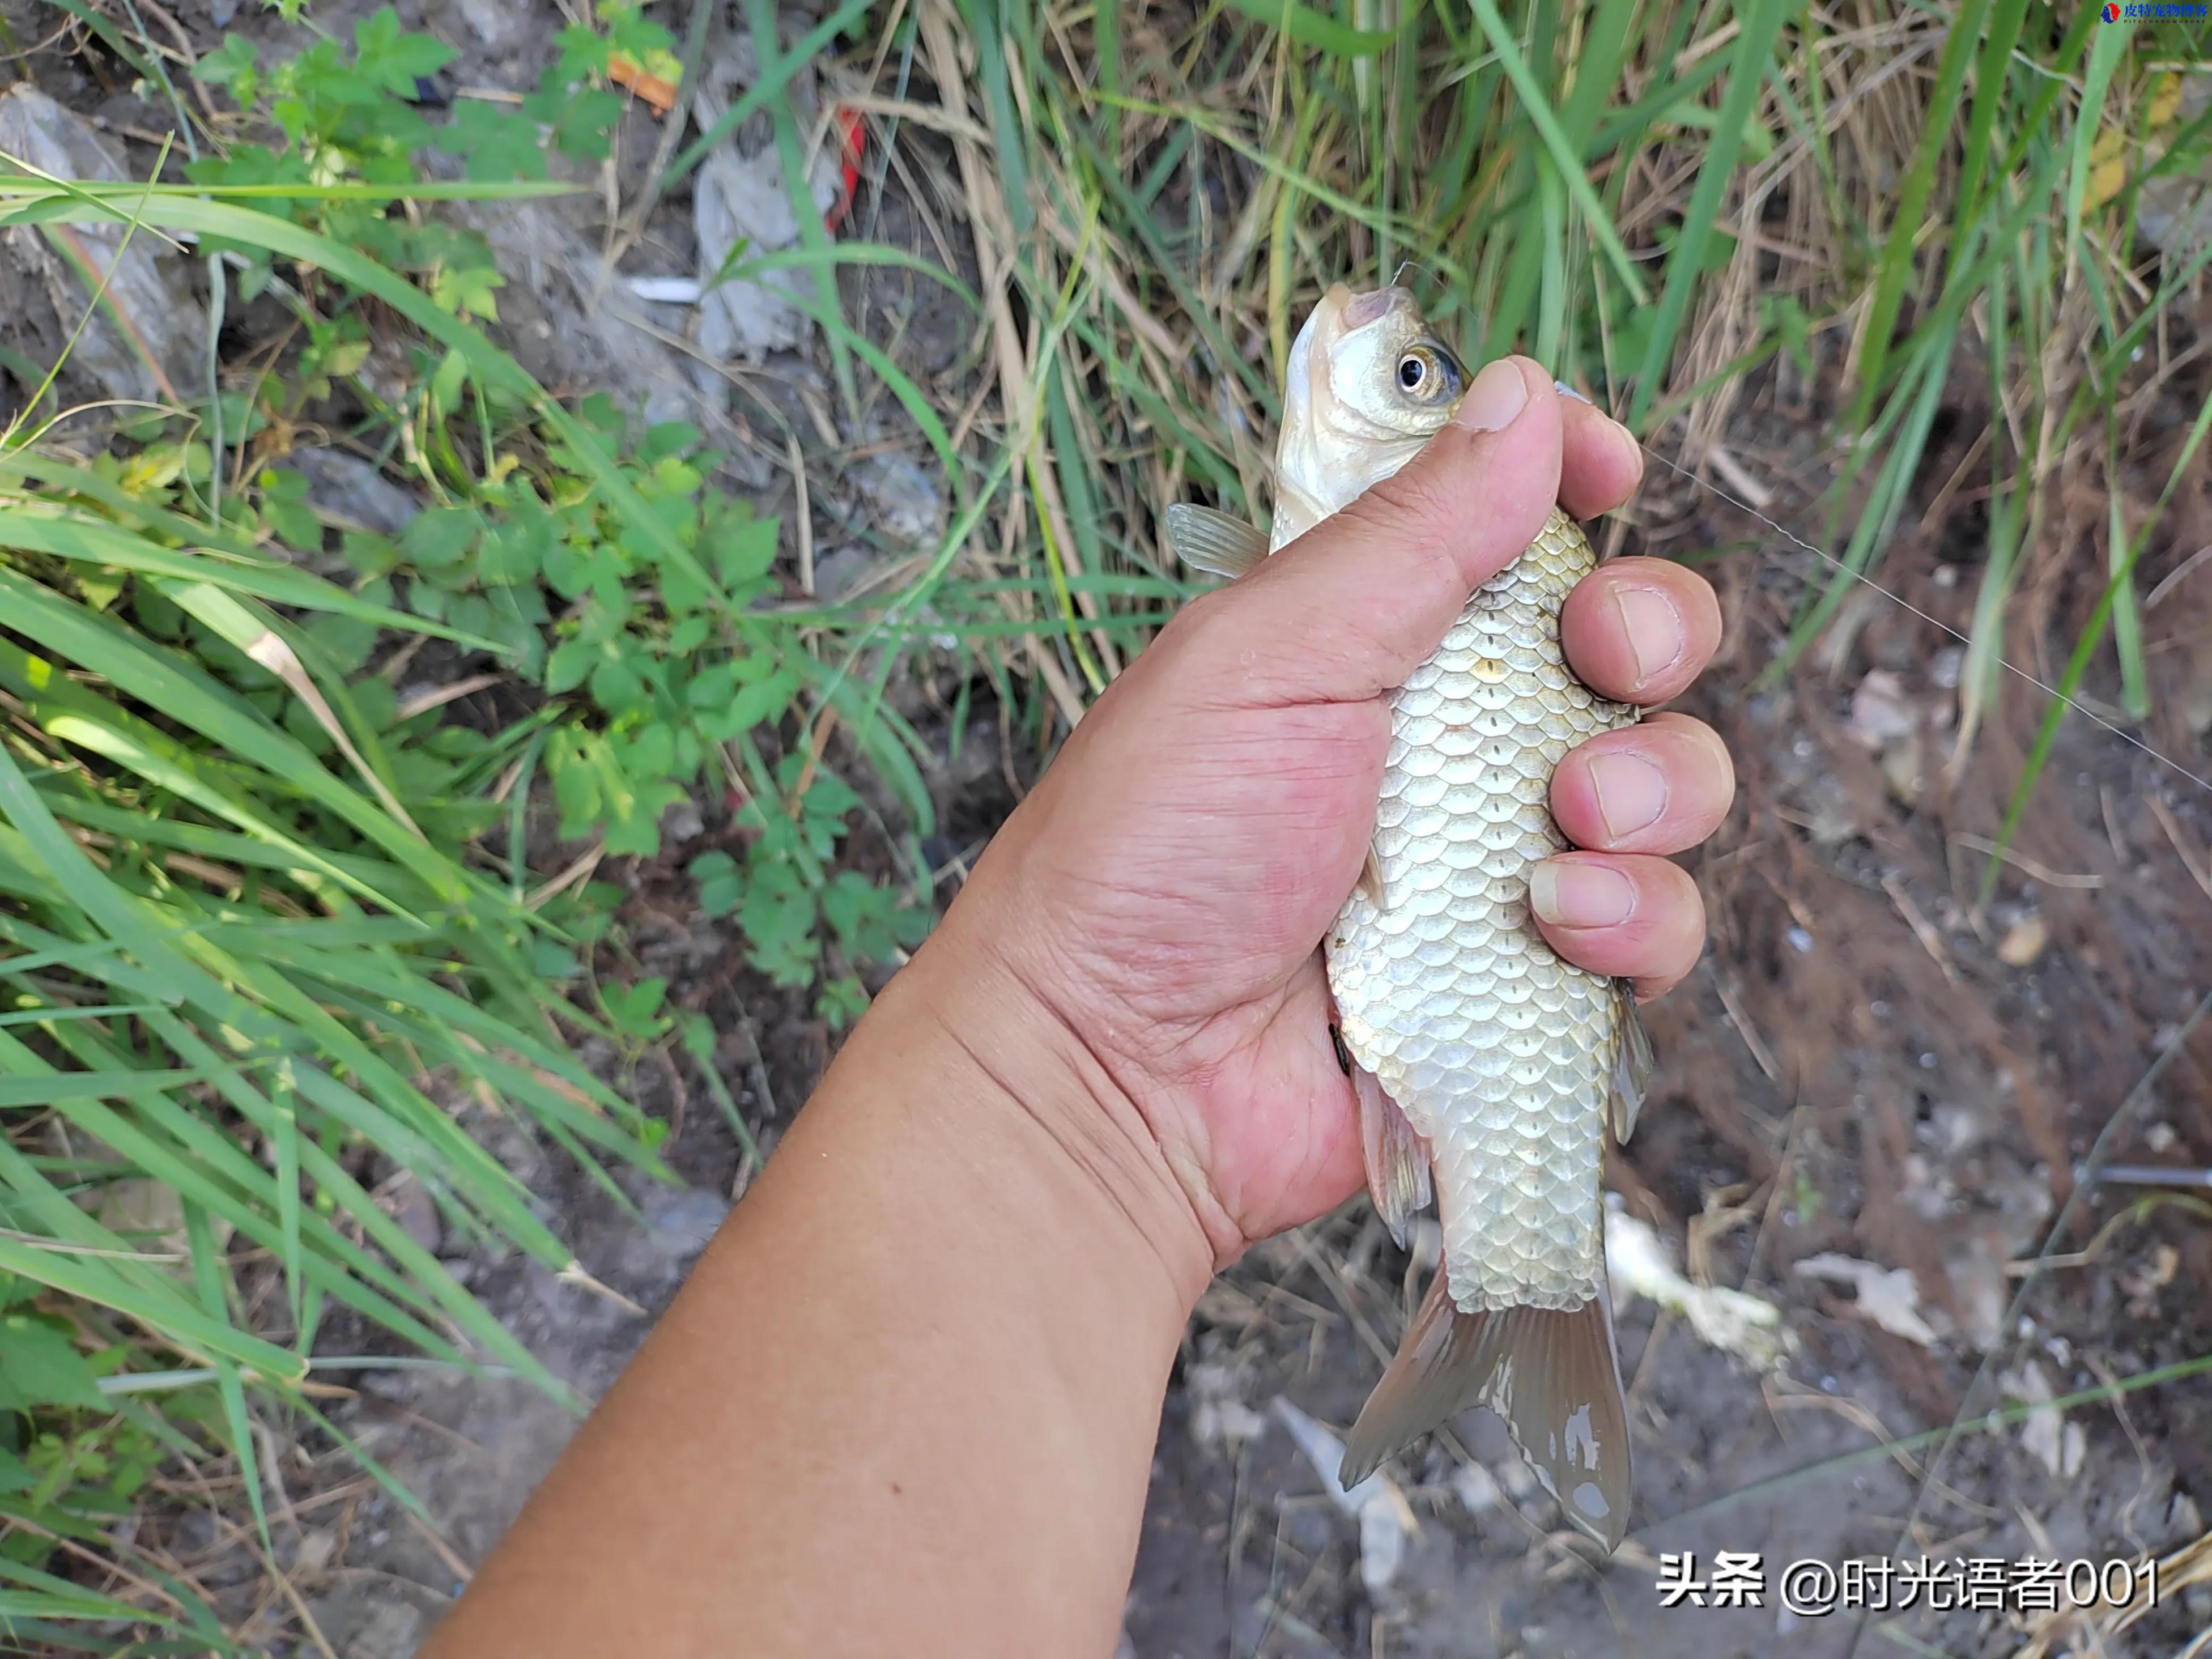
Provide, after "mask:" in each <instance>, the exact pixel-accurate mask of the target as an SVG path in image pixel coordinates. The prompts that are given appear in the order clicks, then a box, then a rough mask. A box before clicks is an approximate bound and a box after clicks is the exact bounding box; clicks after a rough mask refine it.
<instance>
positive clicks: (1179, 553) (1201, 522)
mask: <svg viewBox="0 0 2212 1659" xmlns="http://www.w3.org/2000/svg"><path fill="white" fill-rule="evenodd" d="M1164 526H1165V529H1166V532H1167V541H1168V546H1169V547H1170V549H1172V550H1174V553H1175V556H1176V557H1177V558H1179V559H1181V560H1182V562H1184V563H1185V564H1187V565H1188V566H1189V567H1190V568H1192V569H1194V570H1203V571H1205V572H1206V574H1208V575H1209V576H1226V577H1229V578H1230V579H1231V580H1235V579H1236V578H1237V577H1238V576H1241V575H1243V574H1244V573H1245V572H1246V571H1248V570H1249V569H1250V568H1252V567H1253V566H1254V565H1255V564H1257V563H1259V562H1260V561H1261V560H1262V559H1264V558H1266V557H1267V537H1266V535H1265V534H1263V533H1262V532H1261V531H1259V530H1257V529H1255V528H1254V527H1253V526H1250V525H1249V524H1247V523H1245V522H1244V520H1242V519H1233V518H1231V517H1230V515H1229V514H1228V513H1222V512H1218V511H1217V510H1215V509H1214V508H1212V507H1200V506H1197V505H1196V504H1194V503H1193V502H1190V501H1177V502H1176V503H1175V504H1174V505H1173V506H1171V507H1169V508H1168V510H1167V512H1166V513H1165V515H1164Z"/></svg>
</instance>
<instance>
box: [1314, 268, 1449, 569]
mask: <svg viewBox="0 0 2212 1659" xmlns="http://www.w3.org/2000/svg"><path fill="white" fill-rule="evenodd" d="M1466 391H1467V371H1466V370H1465V369H1463V368H1461V367H1460V362H1459V359H1458V358H1457V357H1455V356H1453V355H1452V352H1451V349H1450V348H1449V347H1448V346H1446V345H1445V344H1444V343H1443V341H1442V340H1441V339H1439V338H1438V337H1437V333H1436V331H1435V330H1434V329H1432V328H1431V327H1430V326H1429V323H1428V319H1426V318H1425V317H1423V316H1422V315H1421V307H1420V305H1419V301H1416V300H1415V299H1414V298H1413V292H1412V290H1411V289H1404V288H1399V287H1395V286H1393V287H1390V288H1378V289H1370V290H1368V291H1367V292H1364V293H1357V294H1356V293H1354V292H1353V291H1352V289H1349V288H1347V287H1346V286H1345V285H1344V284H1343V283H1338V284H1337V285H1336V286H1335V287H1334V288H1332V289H1329V291H1328V293H1326V294H1324V295H1322V298H1321V302H1320V303H1319V304H1318V305H1316V307H1314V309H1313V313H1312V315H1310V317H1308V318H1307V319H1306V323H1305V326H1304V328H1303V329H1301V330H1300V331H1298V337H1297V343H1296V344H1294V345H1293V346H1292V347H1291V357H1290V362H1289V365H1288V373H1287V374H1285V377H1284V388H1283V426H1282V436H1281V439H1280V441H1279V443H1278V445H1277V447H1276V452H1275V477H1276V492H1277V502H1276V511H1275V530H1274V536H1273V544H1274V545H1275V546H1277V547H1280V546H1282V545H1283V544H1285V542H1287V541H1289V540H1290V539H1291V538H1292V537H1294V536H1297V535H1301V534H1303V533H1304V532H1305V531H1307V530H1309V529H1310V528H1311V527H1312V526H1314V525H1315V524H1316V523H1317V522H1319V521H1320V520H1322V519H1325V518H1327V517H1328V515H1329V514H1330V513H1335V512H1339V511H1340V510H1341V509H1343V508H1344V507H1348V506H1350V505H1351V504H1352V502H1353V501H1356V500H1358V497H1359V496H1360V495H1363V494H1364V493H1365V492H1366V490H1367V489H1370V487H1371V486H1373V485H1375V484H1376V483H1380V482H1381V481H1382V480H1383V479H1384V478H1387V477H1389V476H1390V475H1391V474H1392V473H1394V472H1395V471H1398V469H1399V468H1400V467H1401V466H1403V465H1406V463H1407V461H1410V460H1411V459H1413V457H1414V456H1415V455H1417V454H1418V453H1420V449H1421V446H1422V445H1424V444H1425V443H1427V442H1428V441H1429V440H1430V439H1431V438H1432V437H1434V436H1435V435H1437V433H1438V432H1440V431H1442V430H1443V428H1444V427H1445V425H1446V424H1447V423H1449V421H1450V420H1451V417H1452V413H1453V411H1454V410H1456V409H1457V408H1458V407H1459V403H1460V398H1462V396H1463V395H1465V393H1466Z"/></svg>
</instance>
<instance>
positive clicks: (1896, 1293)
mask: <svg viewBox="0 0 2212 1659" xmlns="http://www.w3.org/2000/svg"><path fill="white" fill-rule="evenodd" d="M1797 1271H1798V1272H1799V1273H1802V1274H1803V1275H1804V1276H1805V1277H1806V1278H1808V1279H1823V1280H1825V1281H1826V1282H1827V1283H1829V1284H1831V1285H1850V1286H1851V1287H1852V1288H1853V1289H1855V1290H1856V1291H1857V1292H1858V1297H1859V1302H1858V1313H1859V1317H1860V1318H1862V1319H1864V1320H1867V1321H1869V1322H1870V1323H1873V1324H1875V1325H1879V1326H1881V1328H1882V1329H1884V1330H1886V1331H1887V1332H1888V1333H1889V1334H1891V1335H1892V1336H1901V1337H1903V1338H1905V1340H1907V1341H1909V1342H1917V1343H1918V1344H1919V1345H1920V1346H1922V1347H1923V1348H1925V1347H1928V1346H1931V1345H1933V1344H1934V1342H1935V1340H1936V1331H1935V1328H1934V1327H1932V1326H1930V1325H1929V1322H1927V1321H1926V1320H1924V1319H1923V1318H1922V1317H1921V1316H1920V1281H1919V1280H1917V1279H1915V1278H1913V1276H1912V1270H1911V1268H1910V1267H1877V1266H1876V1265H1875V1263H1873V1262H1871V1261H1858V1260H1857V1259H1856V1258H1854V1257H1851V1256H1848V1255H1837V1254H1835V1253H1834V1252H1833V1251H1830V1252H1827V1253H1826V1254H1823V1255H1808V1256H1807V1257H1806V1258H1805V1259H1804V1260H1803V1261H1801V1262H1799V1263H1798V1264H1797Z"/></svg>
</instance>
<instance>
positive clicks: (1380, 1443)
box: [1338, 1270, 1630, 1553]
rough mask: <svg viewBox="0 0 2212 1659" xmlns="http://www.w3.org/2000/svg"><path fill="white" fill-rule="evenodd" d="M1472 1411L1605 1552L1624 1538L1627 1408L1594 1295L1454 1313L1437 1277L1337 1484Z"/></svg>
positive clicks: (1368, 1408) (1604, 1315) (1355, 1428)
mask: <svg viewBox="0 0 2212 1659" xmlns="http://www.w3.org/2000/svg"><path fill="white" fill-rule="evenodd" d="M1475 1406H1486V1407H1489V1408H1490V1409H1491V1410H1492V1411H1494V1412H1496V1413H1498V1416H1499V1417H1500V1418H1502V1419H1504V1423H1505V1426H1506V1428H1507V1429H1508V1430H1509V1431H1510V1432H1511V1434H1512V1436H1513V1443H1514V1444H1515V1445H1516V1446H1517V1447H1518V1448H1519V1449H1520V1451H1521V1455H1522V1458H1523V1459H1525V1460H1526V1461H1527V1462H1528V1467H1529V1468H1530V1470H1531V1471H1533V1472H1534V1474H1535V1476H1536V1478H1537V1479H1538V1480H1541V1481H1542V1482H1543V1484H1544V1488H1545V1490H1546V1491H1547V1492H1550V1493H1551V1494H1552V1495H1553V1497H1554V1498H1558V1499H1559V1507H1560V1509H1561V1510H1563V1511H1565V1515H1566V1516H1567V1518H1568V1520H1569V1521H1571V1522H1573V1523H1574V1525H1575V1527H1576V1528H1577V1529H1578V1530H1579V1531H1581V1532H1583V1533H1584V1534H1588V1535H1589V1537H1590V1538H1592V1539H1593V1540H1595V1541H1596V1542H1597V1543H1598V1544H1600V1545H1601V1546H1602V1547H1604V1548H1605V1549H1606V1550H1607V1552H1608V1553H1610V1552H1611V1551H1613V1550H1614V1549H1617V1548H1619V1547H1620V1541H1621V1539H1622V1538H1623V1537H1625V1536H1626V1534H1627V1531H1628V1499H1629V1490H1630V1485H1629V1448H1628V1407H1627V1403H1626V1400H1625V1398H1624V1397H1623V1395H1622V1393H1621V1387H1620V1364H1619V1361H1618V1360H1617V1358H1615V1356H1614V1352H1613V1316H1612V1310H1611V1309H1610V1308H1609V1307H1608V1306H1607V1301H1606V1298H1605V1297H1604V1296H1603V1295H1602V1294H1601V1295H1599V1296H1597V1297H1592V1298H1591V1299H1590V1300H1589V1301H1588V1302H1586V1303H1584V1304H1583V1305H1582V1306H1581V1307H1579V1308H1576V1309H1572V1310H1566V1311H1559V1310H1553V1309H1547V1308H1504V1309H1499V1310H1495V1311H1484V1312H1478V1313H1465V1312H1462V1310H1459V1309H1458V1308H1456V1307H1455V1306H1454V1305H1453V1304H1452V1300H1451V1293H1450V1291H1449V1289H1448V1288H1447V1287H1446V1285H1445V1282H1444V1275H1443V1272H1442V1271H1441V1270H1440V1271H1439V1272H1438V1273H1437V1275H1436V1277H1435V1278H1434V1279H1431V1281H1430V1284H1429V1293H1428V1295H1427V1296H1426V1297H1425V1298H1424V1299H1423V1300H1422V1303H1421V1308H1420V1311H1419V1313H1418V1314H1416V1315H1415V1316H1413V1323H1412V1324H1411V1325H1410V1326H1409V1327H1407V1331H1406V1340H1405V1341H1404V1342H1403V1343H1402V1344H1401V1346H1400V1347H1399V1349H1398V1353H1397V1357H1396V1358H1394V1359H1393V1360H1392V1361H1391V1362H1390V1368H1389V1370H1387V1371H1385V1372H1384V1373H1383V1380H1382V1381H1381V1382H1380V1383H1377V1384H1376V1387H1375V1392H1374V1393H1373V1394H1372V1395H1369V1396H1368V1400H1367V1403H1366V1405H1365V1406H1364V1407H1361V1409H1360V1413H1359V1420H1358V1422H1357V1423H1355V1424H1353V1425H1352V1432H1351V1434H1349V1435H1348V1436H1346V1439H1345V1443H1344V1464H1343V1468H1342V1469H1341V1470H1340V1473H1339V1475H1338V1479H1339V1480H1341V1481H1342V1482H1343V1483H1344V1485H1345V1486H1347V1487H1349V1486H1355V1485H1357V1484H1358V1482H1359V1481H1361V1480H1364V1479H1365V1478H1366V1477H1367V1476H1368V1475H1370V1474H1373V1473H1374V1472H1375V1470H1376V1468H1378V1467H1380V1465H1381V1464H1382V1462H1383V1459H1384V1458H1386V1457H1388V1456H1389V1455H1392V1454H1393V1453H1395V1452H1396V1451H1398V1450H1400V1449H1402V1448H1404V1447H1406V1446H1407V1445H1409V1444H1411V1443H1413V1441H1415V1440H1417V1439H1419V1437H1421V1436H1422V1435H1424V1434H1425V1433H1427V1432H1428V1431H1430V1430H1431V1429H1433V1428H1435V1427H1437V1425H1440V1424H1442V1423H1444V1422H1446V1421H1448V1420H1449V1419H1451V1418H1453V1417H1455V1416H1456V1415H1457V1414H1458V1413H1461V1412H1463V1411H1466V1410H1468V1408H1470V1407H1475Z"/></svg>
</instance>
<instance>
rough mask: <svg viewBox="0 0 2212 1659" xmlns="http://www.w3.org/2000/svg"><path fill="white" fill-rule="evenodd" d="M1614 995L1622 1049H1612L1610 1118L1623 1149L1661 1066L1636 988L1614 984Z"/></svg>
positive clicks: (1620, 982)
mask: <svg viewBox="0 0 2212 1659" xmlns="http://www.w3.org/2000/svg"><path fill="white" fill-rule="evenodd" d="M1613 995H1614V997H1615V998H1616V999H1617V1000H1618V1001H1619V1004H1620V1046H1619V1047H1618V1048H1615V1049H1614V1050H1613V1092H1612V1097H1611V1102H1610V1104H1611V1109H1612V1111H1611V1115H1612V1118H1613V1139H1615V1140H1617V1141H1619V1142H1620V1144H1621V1145H1622V1146H1626V1145H1628V1138H1629V1136H1631V1135H1632V1134H1634V1133H1636V1120H1637V1118H1638V1115H1640V1114H1641V1113H1642V1112H1643V1110H1644V1095H1645V1094H1646V1093H1647V1092H1649V1091H1650V1087H1651V1073H1652V1071H1653V1070H1654V1068H1655V1067H1656V1066H1657V1065H1658V1060H1657V1059H1656V1056H1655V1055H1654V1054H1652V1052H1651V1036H1650V1032H1648V1031H1646V1030H1644V1016H1643V1014H1642V1013H1641V1012H1638V1009H1637V1006H1636V987H1635V985H1634V984H1633V983H1632V982H1631V981H1628V980H1625V979H1617V980H1615V981H1613Z"/></svg>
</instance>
